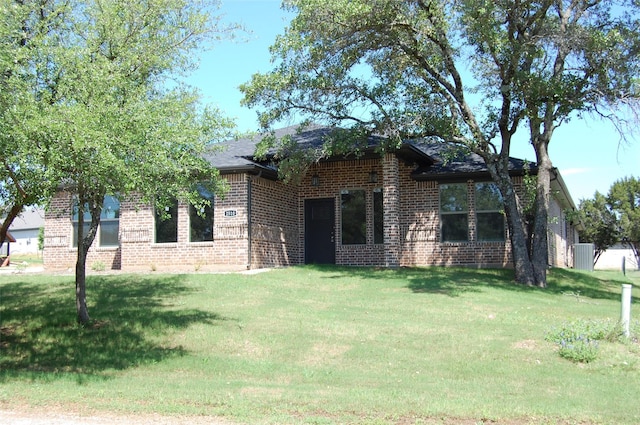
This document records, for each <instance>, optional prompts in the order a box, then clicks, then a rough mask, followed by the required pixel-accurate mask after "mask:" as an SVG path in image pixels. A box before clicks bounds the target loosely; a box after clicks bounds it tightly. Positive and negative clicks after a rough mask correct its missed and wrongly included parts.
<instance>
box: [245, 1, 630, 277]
mask: <svg viewBox="0 0 640 425" xmlns="http://www.w3.org/2000/svg"><path fill="white" fill-rule="evenodd" d="M284 5H285V7H286V8H287V9H288V10H290V11H291V12H293V13H295V17H294V19H293V20H292V21H291V24H290V26H289V27H288V28H287V29H286V31H285V33H284V34H283V35H281V36H280V37H278V39H277V40H276V42H275V44H274V45H273V46H272V47H271V53H272V56H273V63H274V67H273V69H272V70H271V71H269V72H267V73H265V74H256V75H254V76H253V77H252V79H251V81H250V82H248V83H247V84H244V85H243V86H241V90H242V91H243V93H244V99H243V103H244V104H245V105H248V106H251V107H260V108H261V113H260V114H259V115H260V120H261V123H262V124H263V125H264V126H265V127H269V126H271V125H273V124H275V123H278V122H282V121H286V120H288V119H291V118H295V119H299V118H302V119H305V120H308V121H310V122H315V123H321V124H329V125H342V126H344V127H348V128H356V129H359V130H360V131H366V132H370V133H374V134H382V135H385V136H388V137H389V140H390V143H389V144H390V147H389V148H390V149H392V148H393V146H394V145H397V143H398V140H402V139H407V138H416V137H425V138H429V139H430V140H433V141H439V142H446V143H453V144H458V145H461V146H463V147H464V148H466V149H468V150H469V151H472V152H474V153H477V154H478V155H480V156H481V157H482V158H483V159H484V161H485V163H486V164H487V166H488V169H489V172H490V173H491V176H492V178H493V179H494V181H495V183H497V184H498V186H499V187H500V191H501V194H502V197H503V199H504V200H505V210H506V216H507V219H508V220H510V223H509V228H510V229H512V238H513V241H512V249H513V250H514V253H513V254H514V255H513V258H514V262H516V264H515V269H516V271H517V273H518V276H517V277H516V280H517V281H518V282H521V283H527V284H535V285H541V286H544V283H545V282H544V281H543V280H544V275H545V270H546V263H547V259H546V257H545V256H546V253H547V249H546V246H533V247H531V248H532V249H530V250H529V251H527V250H526V248H525V245H526V244H527V241H526V238H527V235H525V234H524V233H525V230H524V228H525V227H526V226H529V227H530V229H531V231H530V234H533V235H545V234H546V233H547V231H546V226H547V203H548V201H547V199H549V196H550V193H549V191H550V178H551V177H550V174H551V172H552V165H551V164H552V162H551V160H550V158H549V155H548V144H549V143H550V141H551V139H552V136H553V132H554V130H555V129H556V128H557V127H558V126H559V125H561V124H562V123H564V122H566V121H568V120H569V118H571V117H572V116H574V115H580V114H582V113H588V112H594V111H596V112H597V113H601V114H602V115H606V116H608V117H610V118H611V119H615V117H617V116H618V114H615V113H611V114H608V115H607V114H606V112H607V111H610V110H612V109H614V108H616V107H626V106H629V105H631V106H630V107H631V108H634V107H637V105H638V103H637V100H638V91H637V89H636V83H637V75H638V72H639V70H640V56H638V55H637V54H636V51H637V47H636V46H637V45H638V43H639V42H640V35H639V34H640V30H639V28H640V25H638V23H639V20H638V18H639V13H638V12H639V10H640V5H638V3H637V2H624V5H620V6H618V5H616V6H614V5H613V4H612V3H611V2H609V1H604V0H597V1H594V2H573V1H569V0H563V1H551V0H544V1H532V0H527V1H520V2H517V3H514V2H512V1H506V0H501V1H493V2H490V1H486V0H465V1H459V2H450V1H438V0H429V1H417V0H411V1H402V2H399V1H396V0H375V1H371V0H326V1H320V0H291V1H287V2H285V3H284ZM469 70H471V71H470V72H469ZM471 99H479V100H475V101H472V100H471ZM527 127H528V128H527ZM521 128H527V129H528V131H529V133H528V136H529V137H528V138H529V141H530V142H531V144H532V146H533V147H534V149H535V151H536V157H537V162H538V164H537V165H538V176H539V177H540V176H541V178H539V179H538V181H537V187H536V189H537V190H536V191H535V197H536V202H535V205H536V208H535V209H534V211H535V214H534V215H533V216H532V220H534V221H535V223H533V225H529V223H525V221H527V220H528V221H529V222H531V220H529V219H528V218H525V217H524V216H525V215H526V214H527V212H526V211H524V210H523V208H522V207H521V206H522V205H525V204H526V201H525V202H521V200H519V199H516V195H515V193H516V191H515V190H514V187H513V184H512V182H511V178H510V176H509V172H508V167H509V164H508V161H509V155H510V150H511V145H512V139H513V136H514V135H515V134H516V132H517V131H518V130H519V129H521ZM327 151H328V152H332V150H331V149H330V148H328V149H327ZM300 158H303V159H309V158H313V156H312V155H308V156H306V158H305V156H304V155H301V156H300ZM298 169H299V170H301V171H302V172H304V171H305V170H306V169H305V167H298ZM534 229H535V231H534ZM532 243H533V244H534V245H538V244H540V245H543V244H545V243H546V239H545V238H542V237H541V236H540V237H538V238H534V239H533V241H532ZM529 252H532V253H533V257H535V258H533V259H532V258H530V257H529V255H528V253H529ZM529 274H531V275H533V274H535V276H528V275H529Z"/></svg>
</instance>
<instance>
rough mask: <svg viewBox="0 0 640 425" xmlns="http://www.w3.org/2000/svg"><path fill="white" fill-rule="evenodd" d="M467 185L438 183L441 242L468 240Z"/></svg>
mask: <svg viewBox="0 0 640 425" xmlns="http://www.w3.org/2000/svg"><path fill="white" fill-rule="evenodd" d="M468 211H469V207H468V201H467V185H466V183H462V184H442V185H440V225H441V232H442V233H441V240H442V242H466V241H468V240H469V222H468Z"/></svg>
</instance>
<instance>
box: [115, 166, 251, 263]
mask: <svg viewBox="0 0 640 425" xmlns="http://www.w3.org/2000/svg"><path fill="white" fill-rule="evenodd" d="M225 179H226V180H227V182H228V183H229V191H228V192H227V193H226V195H225V196H224V198H218V197H216V198H215V200H214V205H213V207H214V217H213V241H207V242H190V240H189V238H190V235H189V233H190V228H189V206H188V204H186V203H180V204H179V205H178V241H177V242H175V243H155V219H154V210H153V209H152V208H150V207H149V206H148V205H145V204H143V203H141V202H140V200H139V199H132V200H130V201H127V202H123V203H122V204H121V211H120V245H121V247H122V269H123V270H159V271H162V270H186V271H210V270H219V269H220V268H221V267H222V266H223V267H230V268H236V269H237V268H245V267H246V266H247V263H248V261H249V256H248V243H247V228H248V226H247V223H248V215H247V208H246V205H247V181H246V176H245V175H244V174H232V175H228V176H225Z"/></svg>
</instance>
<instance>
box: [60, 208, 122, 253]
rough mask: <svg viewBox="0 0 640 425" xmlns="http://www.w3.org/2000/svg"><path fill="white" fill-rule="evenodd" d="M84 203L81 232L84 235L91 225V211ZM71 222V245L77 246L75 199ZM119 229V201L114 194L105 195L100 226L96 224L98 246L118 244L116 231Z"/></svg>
mask: <svg viewBox="0 0 640 425" xmlns="http://www.w3.org/2000/svg"><path fill="white" fill-rule="evenodd" d="M88 210H89V206H88V205H85V211H84V226H83V234H84V235H86V234H87V232H88V231H89V226H90V225H91V212H89V211H88ZM71 221H72V224H73V246H74V247H77V246H78V202H77V201H76V202H75V204H74V208H73V216H72V217H71ZM119 231H120V201H118V199H117V198H115V197H114V196H105V197H104V201H103V203H102V213H101V214H100V226H98V234H97V239H98V246H118V244H119V241H118V233H119Z"/></svg>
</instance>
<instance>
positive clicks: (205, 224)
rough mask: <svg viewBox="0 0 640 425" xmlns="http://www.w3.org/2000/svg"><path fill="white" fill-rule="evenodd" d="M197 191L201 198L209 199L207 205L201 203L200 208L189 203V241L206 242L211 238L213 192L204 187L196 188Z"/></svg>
mask: <svg viewBox="0 0 640 425" xmlns="http://www.w3.org/2000/svg"><path fill="white" fill-rule="evenodd" d="M198 192H200V195H201V196H202V198H203V199H205V200H207V201H209V205H203V206H202V208H201V209H199V210H198V209H196V207H194V206H193V205H189V241H190V242H206V241H212V240H213V194H211V193H210V192H209V191H207V190H206V189H204V188H203V187H199V188H198Z"/></svg>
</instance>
